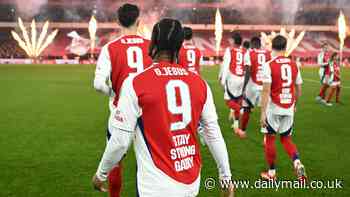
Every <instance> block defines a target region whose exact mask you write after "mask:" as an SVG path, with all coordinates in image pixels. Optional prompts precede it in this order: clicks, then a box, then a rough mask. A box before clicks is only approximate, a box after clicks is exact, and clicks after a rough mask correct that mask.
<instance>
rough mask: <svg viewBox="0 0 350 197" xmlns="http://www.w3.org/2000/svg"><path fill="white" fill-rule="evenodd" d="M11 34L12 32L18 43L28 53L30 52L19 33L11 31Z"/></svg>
mask: <svg viewBox="0 0 350 197" xmlns="http://www.w3.org/2000/svg"><path fill="white" fill-rule="evenodd" d="M11 34H12V37H13V38H14V39H15V40H16V41H17V42H18V45H19V46H20V47H21V48H22V49H23V50H24V51H25V52H26V53H27V54H29V53H30V52H29V49H28V47H27V45H26V43H25V42H24V41H23V40H22V39H21V38H20V37H19V35H18V34H17V33H16V32H14V31H11Z"/></svg>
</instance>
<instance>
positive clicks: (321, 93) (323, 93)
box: [319, 84, 328, 99]
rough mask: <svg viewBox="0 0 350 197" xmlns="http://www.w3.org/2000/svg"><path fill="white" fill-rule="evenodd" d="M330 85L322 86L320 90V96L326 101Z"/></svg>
mask: <svg viewBox="0 0 350 197" xmlns="http://www.w3.org/2000/svg"><path fill="white" fill-rule="evenodd" d="M327 88H328V85H326V84H322V86H321V89H320V94H319V96H320V97H321V98H322V99H324V98H325V96H326V91H327Z"/></svg>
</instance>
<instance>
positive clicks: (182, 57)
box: [178, 43, 202, 74]
mask: <svg viewBox="0 0 350 197" xmlns="http://www.w3.org/2000/svg"><path fill="white" fill-rule="evenodd" d="M201 57H202V54H201V51H200V50H199V49H198V48H197V47H196V46H194V45H193V44H189V43H184V44H183V45H182V47H181V49H180V52H179V59H178V63H179V64H180V65H182V66H185V67H186V68H188V69H189V70H190V71H192V72H195V73H197V74H200V60H201Z"/></svg>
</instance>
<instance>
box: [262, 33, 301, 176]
mask: <svg viewBox="0 0 350 197" xmlns="http://www.w3.org/2000/svg"><path fill="white" fill-rule="evenodd" d="M286 46H287V39H286V38H285V37H283V36H281V35H278V36H276V37H275V38H273V40H272V56H273V58H272V60H271V61H269V62H268V63H266V64H264V66H263V75H262V82H263V90H262V102H261V118H260V122H261V126H262V128H263V129H262V131H263V133H264V139H265V143H264V145H265V159H266V161H267V164H268V166H269V169H268V171H266V172H262V173H261V177H262V178H263V179H267V180H274V179H276V169H275V167H276V147H275V138H276V134H277V133H278V134H280V141H281V143H282V145H283V147H284V150H285V151H286V153H287V154H288V156H289V157H290V159H291V160H292V161H293V166H294V169H295V172H296V175H297V177H298V180H300V181H304V180H305V179H306V173H305V168H304V165H303V164H302V163H301V161H300V159H299V153H298V150H297V147H296V146H295V144H294V143H293V142H292V137H291V134H292V129H293V122H294V112H295V105H296V102H297V100H298V98H299V96H300V95H301V84H302V79H301V74H300V71H299V68H298V67H297V65H296V64H295V62H293V61H292V60H291V59H290V58H288V57H285V56H284V55H285V52H286V51H285V50H286Z"/></svg>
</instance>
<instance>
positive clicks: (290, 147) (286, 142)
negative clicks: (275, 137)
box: [281, 136, 299, 161]
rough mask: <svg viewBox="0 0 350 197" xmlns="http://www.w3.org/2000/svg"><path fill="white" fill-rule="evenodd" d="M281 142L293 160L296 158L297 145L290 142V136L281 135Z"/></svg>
mask: <svg viewBox="0 0 350 197" xmlns="http://www.w3.org/2000/svg"><path fill="white" fill-rule="evenodd" d="M281 143H282V145H283V147H284V150H285V151H286V153H287V154H288V155H289V157H290V158H291V159H292V160H293V161H294V160H295V159H298V157H299V156H298V150H297V147H296V146H295V144H294V143H293V142H292V138H291V137H290V136H281Z"/></svg>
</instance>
